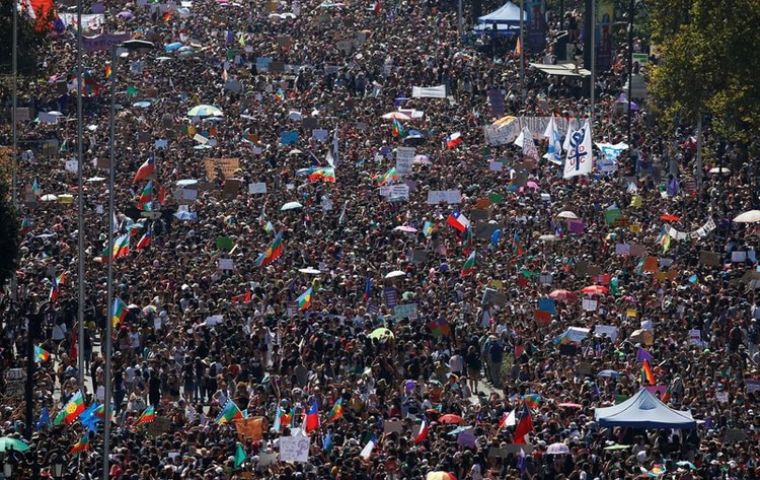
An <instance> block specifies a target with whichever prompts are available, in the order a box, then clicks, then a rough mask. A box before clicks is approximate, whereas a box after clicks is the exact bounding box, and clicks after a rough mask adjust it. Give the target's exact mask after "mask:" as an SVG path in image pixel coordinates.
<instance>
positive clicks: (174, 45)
mask: <svg viewBox="0 0 760 480" xmlns="http://www.w3.org/2000/svg"><path fill="white" fill-rule="evenodd" d="M180 48H182V43H181V42H174V43H170V44H168V45H164V50H166V51H167V52H170V53H171V52H173V51H175V50H179V49H180Z"/></svg>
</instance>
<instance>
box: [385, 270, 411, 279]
mask: <svg viewBox="0 0 760 480" xmlns="http://www.w3.org/2000/svg"><path fill="white" fill-rule="evenodd" d="M403 276H406V273H404V272H402V271H401V270H394V271H392V272H391V273H389V274H387V275H385V278H396V277H403Z"/></svg>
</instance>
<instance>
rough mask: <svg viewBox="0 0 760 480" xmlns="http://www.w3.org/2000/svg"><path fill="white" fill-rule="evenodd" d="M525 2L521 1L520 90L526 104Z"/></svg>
mask: <svg viewBox="0 0 760 480" xmlns="http://www.w3.org/2000/svg"><path fill="white" fill-rule="evenodd" d="M524 27H525V0H520V90H521V91H522V100H523V102H525V35H524V30H525V28H524Z"/></svg>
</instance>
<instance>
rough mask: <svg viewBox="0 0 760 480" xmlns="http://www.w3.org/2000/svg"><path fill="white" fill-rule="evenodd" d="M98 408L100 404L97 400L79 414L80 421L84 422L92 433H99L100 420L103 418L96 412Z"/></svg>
mask: <svg viewBox="0 0 760 480" xmlns="http://www.w3.org/2000/svg"><path fill="white" fill-rule="evenodd" d="M97 409H98V404H97V403H96V402H93V403H91V404H90V406H88V407H87V408H86V409H85V410H84V412H82V414H81V415H80V416H79V421H80V422H82V425H83V426H84V427H86V428H87V430H89V431H90V432H92V433H97V431H98V422H100V421H101V418H100V417H99V416H97V415H96V414H95V412H96V411H97Z"/></svg>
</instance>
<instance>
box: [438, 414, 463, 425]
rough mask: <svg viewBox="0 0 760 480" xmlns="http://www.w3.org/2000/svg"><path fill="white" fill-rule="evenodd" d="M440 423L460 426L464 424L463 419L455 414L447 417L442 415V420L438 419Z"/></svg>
mask: <svg viewBox="0 0 760 480" xmlns="http://www.w3.org/2000/svg"><path fill="white" fill-rule="evenodd" d="M438 422H439V423H443V424H454V425H459V424H460V423H462V417H460V416H459V415H455V414H453V413H447V414H446V415H441V418H439V419H438Z"/></svg>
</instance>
